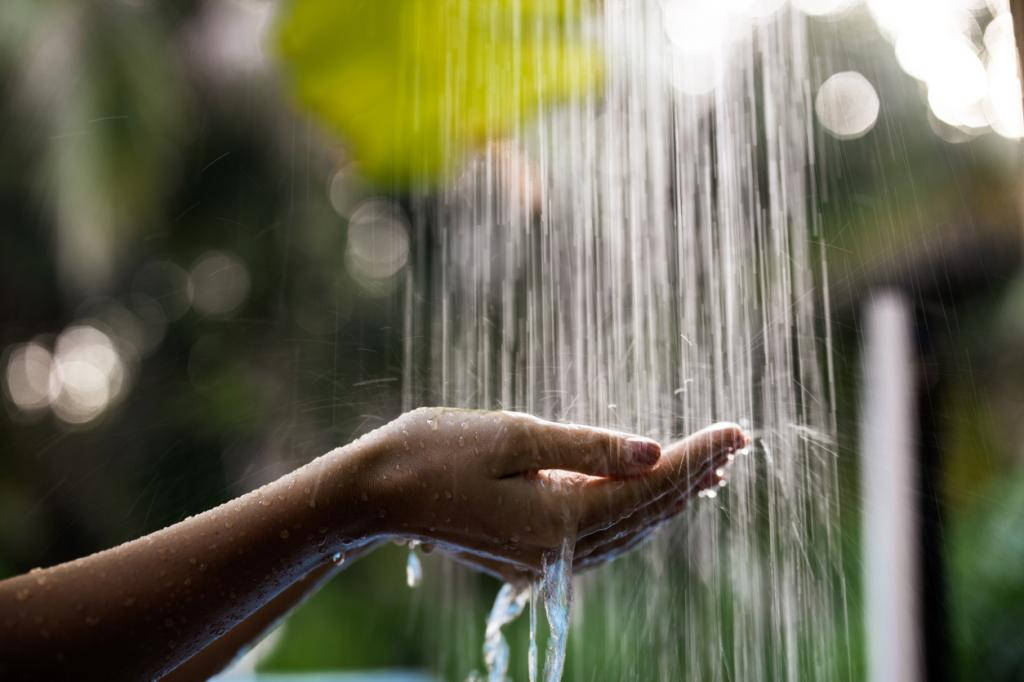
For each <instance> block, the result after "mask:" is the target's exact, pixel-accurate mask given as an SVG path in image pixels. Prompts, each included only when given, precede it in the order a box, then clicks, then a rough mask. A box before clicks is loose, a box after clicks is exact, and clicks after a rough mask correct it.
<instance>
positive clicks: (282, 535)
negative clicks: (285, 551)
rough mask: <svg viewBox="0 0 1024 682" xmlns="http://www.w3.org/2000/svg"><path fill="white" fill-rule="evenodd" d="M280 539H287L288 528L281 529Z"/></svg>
mask: <svg viewBox="0 0 1024 682" xmlns="http://www.w3.org/2000/svg"><path fill="white" fill-rule="evenodd" d="M281 539H282V540H287V539H288V530H287V529H285V530H283V531H281Z"/></svg>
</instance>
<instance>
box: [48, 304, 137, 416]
mask: <svg viewBox="0 0 1024 682" xmlns="http://www.w3.org/2000/svg"><path fill="white" fill-rule="evenodd" d="M53 358H54V360H53V370H52V375H51V379H50V381H49V401H50V404H51V405H52V406H53V411H54V414H56V415H57V417H58V418H60V419H61V420H63V421H65V422H67V423H69V424H84V423H86V422H89V421H92V420H94V419H95V418H96V417H98V416H99V415H100V414H102V413H103V412H104V411H105V410H106V409H107V407H109V406H110V404H111V403H112V402H113V401H115V400H116V399H117V398H118V397H120V395H121V392H122V390H123V389H124V388H125V383H126V379H127V371H126V367H125V364H124V361H123V359H122V357H121V354H120V353H119V352H118V349H117V347H116V346H115V344H114V342H113V341H112V340H111V338H110V337H109V336H108V335H107V334H106V333H105V332H103V331H101V330H99V329H97V328H96V327H93V326H91V325H89V324H78V325H73V326H71V327H68V328H67V329H65V330H64V331H63V332H62V333H61V335H60V336H59V337H57V342H56V344H55V346H54V354H53Z"/></svg>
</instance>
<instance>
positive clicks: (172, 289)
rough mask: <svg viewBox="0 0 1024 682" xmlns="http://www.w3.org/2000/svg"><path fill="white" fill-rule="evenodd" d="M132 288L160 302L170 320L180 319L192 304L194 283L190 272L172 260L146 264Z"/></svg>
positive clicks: (137, 275) (136, 277)
mask: <svg viewBox="0 0 1024 682" xmlns="http://www.w3.org/2000/svg"><path fill="white" fill-rule="evenodd" d="M132 289H133V290H134V292H135V293H137V294H141V295H143V296H145V297H146V298H148V299H150V300H152V301H155V302H156V303H157V304H159V305H160V307H161V308H163V311H164V316H165V318H166V319H167V321H169V322H173V321H174V320H178V319H180V318H181V317H182V316H183V315H184V314H185V313H187V312H188V310H189V308H190V307H191V306H192V284H191V282H189V278H188V273H187V272H185V270H184V269H183V268H181V267H179V266H178V265H175V264H174V263H172V262H170V261H166V260H161V261H154V262H152V263H147V264H146V265H144V266H143V267H142V268H141V269H140V270H139V272H138V273H137V274H136V275H135V280H134V282H133V283H132Z"/></svg>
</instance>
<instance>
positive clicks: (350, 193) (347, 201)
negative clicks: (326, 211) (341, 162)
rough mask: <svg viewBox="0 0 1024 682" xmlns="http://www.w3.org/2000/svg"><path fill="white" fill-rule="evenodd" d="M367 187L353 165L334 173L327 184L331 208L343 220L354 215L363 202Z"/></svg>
mask: <svg viewBox="0 0 1024 682" xmlns="http://www.w3.org/2000/svg"><path fill="white" fill-rule="evenodd" d="M365 193H366V187H365V185H364V182H363V180H362V178H361V177H360V175H359V172H358V171H357V170H356V169H355V166H354V165H353V164H348V165H347V166H343V167H342V168H340V169H338V170H337V172H335V173H333V174H332V175H331V177H330V178H329V180H328V183H327V198H328V200H329V201H330V202H331V207H332V208H333V209H334V211H335V212H336V213H337V214H338V215H339V216H341V217H342V218H348V217H350V216H351V215H352V211H354V210H355V209H356V208H357V207H358V206H359V202H360V201H362V199H363V196H364V195H365Z"/></svg>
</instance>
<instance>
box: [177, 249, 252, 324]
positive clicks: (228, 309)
mask: <svg viewBox="0 0 1024 682" xmlns="http://www.w3.org/2000/svg"><path fill="white" fill-rule="evenodd" d="M189 281H190V282H191V283H192V291H193V299H192V304H193V306H195V309H196V310H198V311H199V312H201V313H205V314H206V315H228V314H230V313H232V312H234V311H235V310H237V309H238V308H239V307H240V306H241V305H242V303H244V302H245V299H246V297H248V295H249V270H248V269H247V268H246V267H245V264H244V263H242V261H241V260H240V259H239V258H238V257H237V256H235V255H233V254H230V253H226V252H224V251H208V252H206V253H204V254H203V255H202V256H200V257H199V260H197V261H196V264H195V265H194V266H193V267H192V272H191V273H190V274H189Z"/></svg>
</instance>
